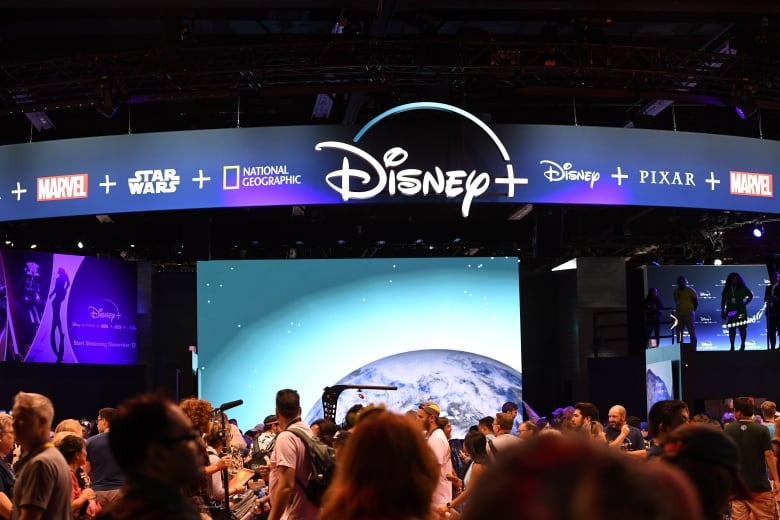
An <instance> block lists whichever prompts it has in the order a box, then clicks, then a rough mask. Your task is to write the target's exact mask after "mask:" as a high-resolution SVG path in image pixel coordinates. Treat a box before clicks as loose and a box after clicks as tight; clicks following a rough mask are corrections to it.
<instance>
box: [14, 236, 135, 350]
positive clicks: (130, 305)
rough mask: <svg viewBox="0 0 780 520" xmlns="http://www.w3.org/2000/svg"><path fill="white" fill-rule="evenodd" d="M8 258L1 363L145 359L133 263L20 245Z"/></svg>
mask: <svg viewBox="0 0 780 520" xmlns="http://www.w3.org/2000/svg"><path fill="white" fill-rule="evenodd" d="M0 262H2V270H0V275H1V276H2V279H0V361H16V362H37V363H91V364H114V365H130V364H135V363H137V361H138V354H137V346H136V341H137V329H136V294H137V292H136V270H135V266H134V265H133V264H128V263H126V262H123V261H120V260H112V259H101V258H92V257H85V256H74V255H61V254H53V253H43V252H37V251H15V250H7V251H5V250H4V251H0Z"/></svg>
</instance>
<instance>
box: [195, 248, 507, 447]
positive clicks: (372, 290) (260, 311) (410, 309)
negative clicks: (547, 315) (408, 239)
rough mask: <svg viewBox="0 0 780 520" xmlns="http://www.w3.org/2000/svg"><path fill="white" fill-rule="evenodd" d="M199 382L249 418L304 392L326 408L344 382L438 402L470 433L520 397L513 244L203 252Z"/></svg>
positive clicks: (355, 398) (391, 398)
mask: <svg viewBox="0 0 780 520" xmlns="http://www.w3.org/2000/svg"><path fill="white" fill-rule="evenodd" d="M197 277H198V358H199V360H200V372H199V374H200V377H201V383H202V387H201V388H202V396H203V397H204V398H205V399H208V400H209V401H211V402H212V404H214V405H215V406H217V405H219V404H221V403H225V402H229V401H233V400H235V399H243V400H244V405H243V406H239V407H237V408H234V409H232V410H230V412H229V415H230V416H231V417H235V418H237V419H238V420H239V425H240V426H241V427H242V428H244V429H246V428H248V427H249V426H252V425H254V424H256V423H258V422H261V421H262V418H263V417H265V416H266V415H268V414H271V413H273V412H274V399H275V395H276V391H277V390H279V389H282V388H294V389H296V390H298V391H299V392H300V395H301V405H302V408H303V414H304V419H305V420H306V421H308V422H311V421H312V420H314V419H316V418H318V417H321V416H322V415H323V412H322V407H321V404H320V401H321V397H322V391H323V389H324V388H325V387H327V386H332V385H336V384H355V385H380V386H397V387H398V390H396V391H389V390H381V391H377V390H374V391H372V390H368V389H361V390H362V391H358V390H352V391H345V392H344V393H343V394H342V396H341V398H340V400H339V404H338V409H337V416H336V419H337V422H341V420H343V417H344V414H345V412H346V411H347V409H348V408H349V407H350V406H351V405H352V404H355V403H363V404H367V403H377V402H382V403H385V404H386V406H388V407H389V408H391V409H393V410H396V411H400V412H403V411H407V410H412V409H414V410H416V409H417V407H418V405H419V404H420V403H421V402H423V401H427V400H433V401H435V402H437V403H438V404H439V405H440V407H441V409H442V415H446V416H447V417H449V418H450V419H451V420H452V422H453V435H459V436H462V435H463V434H464V433H465V431H466V430H467V429H468V427H469V426H470V425H472V424H476V423H477V421H478V420H479V419H480V418H481V417H483V416H485V415H493V414H494V413H495V412H496V411H500V408H501V405H502V404H503V403H504V402H506V401H515V402H520V400H521V398H522V389H521V387H522V367H521V356H520V303H519V301H520V300H519V280H518V264H517V259H514V258H473V257H469V258H435V259H352V260H278V261H271V260H268V261H214V262H200V263H198V273H197Z"/></svg>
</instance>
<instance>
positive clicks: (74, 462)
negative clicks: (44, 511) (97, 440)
mask: <svg viewBox="0 0 780 520" xmlns="http://www.w3.org/2000/svg"><path fill="white" fill-rule="evenodd" d="M58 448H59V450H60V452H62V456H63V457H65V461H66V462H67V463H68V466H70V481H71V494H70V499H71V507H72V509H73V517H74V518H76V519H79V518H93V517H94V516H95V515H96V514H97V513H99V512H100V510H101V506H100V505H98V503H97V501H96V495H95V491H94V490H93V489H92V488H90V487H86V486H85V485H82V484H80V483H79V479H78V477H77V476H76V472H77V471H78V469H79V468H80V467H81V466H83V465H84V464H85V463H86V462H87V446H86V443H85V442H84V438H83V437H80V436H78V435H68V436H66V437H64V438H63V439H62V442H60V445H59V446H58Z"/></svg>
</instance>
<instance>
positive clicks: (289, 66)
mask: <svg viewBox="0 0 780 520" xmlns="http://www.w3.org/2000/svg"><path fill="white" fill-rule="evenodd" d="M90 4H94V5H90ZM130 4H132V6H135V7H130ZM182 4H183V2H182ZM187 4H189V5H188V7H186V8H185V7H181V5H176V4H175V3H170V2H164V1H163V2H162V3H161V2H155V3H152V2H129V1H127V2H123V1H119V2H114V3H113V5H115V6H118V7H116V8H112V9H105V8H102V7H101V6H100V5H99V4H98V3H97V2H80V3H79V5H80V6H82V8H70V9H52V8H51V7H52V6H51V5H47V2H36V1H34V2H33V3H28V4H26V8H25V9H11V8H7V9H0V144H11V143H21V142H27V141H43V140H52V139H64V138H73V137H83V136H93V135H109V134H124V133H128V132H132V133H140V132H156V131H169V130H188V129H201V128H226V127H237V126H241V127H250V126H269V125H311V124H329V125H342V124H347V125H355V124H362V123H364V122H366V121H368V120H369V119H370V118H372V117H374V116H376V115H377V114H379V113H381V112H382V111H384V110H385V109H387V108H389V107H391V106H395V105H398V104H401V103H406V102H410V101H417V100H428V101H443V102H447V103H451V104H454V105H457V106H460V107H462V108H464V109H466V110H468V111H470V112H472V113H475V114H479V115H480V116H481V117H483V118H485V119H486V120H488V121H490V122H492V123H540V124H541V123H543V124H566V125H572V124H578V125H596V126H613V127H624V126H633V127H637V128H651V129H663V130H668V131H674V130H680V131H694V132H709V133H717V134H727V135H740V136H749V137H761V138H764V139H775V140H776V139H780V59H778V57H779V56H780V4H776V3H774V2H771V3H770V2H757V1H743V2H740V3H735V2H726V1H721V0H716V1H710V2H699V1H695V0H689V1H686V0H678V1H675V2H666V1H658V2H647V3H645V4H648V5H642V6H641V7H636V6H630V5H621V6H619V7H615V6H614V5H609V4H611V3H607V2H587V1H583V2H574V1H570V2H552V1H536V2H517V1H510V0H505V1H490V0H486V1H483V2H480V3H476V2H473V1H471V2H469V1H466V0H462V1H456V0H427V1H419V0H418V1H411V0H409V1H403V0H378V1H377V2H374V3H369V2H365V1H346V0H345V1H342V2H335V1H331V0H327V1H317V2H315V1H313V0H310V1H308V2H306V1H300V0H290V1H286V2H279V1H276V2H270V1H263V0H260V1H252V2H249V1H245V2H228V3H222V4H221V6H220V7H219V8H216V9H215V8H212V7H210V6H209V2H205V1H203V2H200V3H198V2H195V3H192V2H187ZM250 4H251V5H250ZM517 4H522V5H521V6H518V5H517ZM625 4H628V3H625ZM649 4H652V5H649ZM705 4H706V6H705ZM475 5H477V7H475ZM122 6H124V7H122ZM193 6H194V7H193ZM33 7H37V8H33ZM323 92H328V93H333V97H332V99H333V106H332V108H331V110H330V111H329V113H327V114H321V115H316V116H315V115H313V109H314V106H315V100H316V98H317V95H318V94H321V93H323ZM737 103H741V104H745V103H747V104H748V105H749V106H752V107H753V108H754V109H755V111H754V113H753V114H752V115H750V116H749V117H747V118H746V119H744V120H743V119H740V118H739V117H737V116H736V114H735V111H734V106H735V104H737ZM36 114H37V116H36ZM40 114H45V115H46V116H47V117H48V119H49V120H50V121H51V123H52V124H53V127H51V128H45V127H42V128H40V129H39V128H38V127H40V117H39V115H40ZM33 121H34V122H35V124H32V123H31V122H33ZM36 125H37V126H36ZM44 126H45V125H44ZM627 131H628V130H627ZM518 209H519V207H517V206H515V207H513V206H508V205H498V204H496V205H491V204H480V205H477V206H475V208H474V209H473V211H472V213H471V215H470V216H469V218H468V219H463V218H462V217H461V216H460V213H459V208H458V207H456V205H451V206H450V205H427V204H420V205H405V206H399V205H394V206H360V205H350V206H347V207H306V208H298V207H296V208H289V207H285V208H248V209H238V210H219V211H215V210H210V211H187V212H166V213H147V214H112V215H110V220H111V222H105V220H106V219H103V221H102V222H101V221H100V220H98V219H97V218H95V216H89V217H74V218H70V219H57V220H56V221H52V220H33V221H23V222H8V223H2V224H0V234H2V233H4V234H5V237H4V238H3V240H5V241H6V247H10V244H9V243H8V242H11V243H13V246H14V247H29V246H30V244H32V243H35V244H38V247H39V248H41V249H44V250H51V251H58V252H78V251H81V252H82V253H87V254H99V255H105V256H121V257H123V258H128V259H131V258H134V259H139V260H140V259H144V260H151V261H153V262H155V264H156V265H157V266H158V267H159V268H161V269H162V268H189V267H191V266H192V262H193V261H194V260H201V259H208V258H215V259H216V258H284V257H297V258H320V257H326V258H329V257H355V256H420V255H437V256H438V255H467V254H470V255H509V256H518V257H519V258H520V259H521V263H524V264H526V265H529V266H533V267H541V266H545V267H547V266H549V265H551V264H553V263H555V262H558V261H562V260H566V259H568V258H570V257H572V256H577V255H586V256H592V255H599V256H623V257H625V258H626V259H627V262H629V264H631V265H639V264H642V263H650V262H652V261H658V262H661V263H695V262H700V261H702V262H711V261H712V260H713V259H714V258H716V257H721V258H723V259H724V261H725V262H727V263H754V262H758V263H763V262H764V260H765V257H766V255H767V253H773V252H774V247H775V246H776V245H777V244H778V241H777V240H776V239H774V240H773V238H772V237H773V236H780V225H778V224H777V223H776V222H774V216H771V215H754V214H744V213H728V212H718V211H697V210H681V209H674V208H650V207H647V208H646V207H592V206H590V207H586V206H566V207H562V206H539V205H537V206H535V207H533V209H532V210H531V211H530V213H528V214H527V215H526V216H525V217H524V218H522V219H521V220H511V219H509V216H510V215H511V214H512V213H514V212H515V211H516V210H518ZM759 220H762V221H765V227H766V231H767V236H766V237H765V238H764V239H763V240H762V241H758V240H756V239H754V238H752V237H751V236H750V228H751V225H752V224H753V223H754V222H756V221H759ZM79 240H81V241H83V243H84V244H85V248H84V249H83V250H77V249H76V248H75V243H76V242H77V241H79ZM0 247H2V244H1V243H0Z"/></svg>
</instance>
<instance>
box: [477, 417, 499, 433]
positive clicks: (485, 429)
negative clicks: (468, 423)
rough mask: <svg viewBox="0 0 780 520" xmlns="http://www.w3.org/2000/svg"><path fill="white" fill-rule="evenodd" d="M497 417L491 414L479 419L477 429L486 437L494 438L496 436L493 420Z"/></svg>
mask: <svg viewBox="0 0 780 520" xmlns="http://www.w3.org/2000/svg"><path fill="white" fill-rule="evenodd" d="M494 420H495V419H494V418H493V417H491V416H489V415H487V416H485V417H483V418H482V419H480V420H479V422H478V423H477V431H479V433H481V434H482V435H484V436H485V438H486V439H492V438H494V437H495V436H496V434H495V433H493V421H494Z"/></svg>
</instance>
